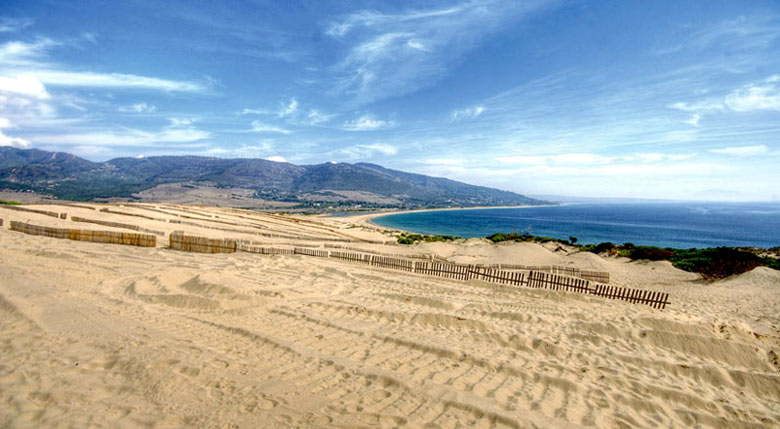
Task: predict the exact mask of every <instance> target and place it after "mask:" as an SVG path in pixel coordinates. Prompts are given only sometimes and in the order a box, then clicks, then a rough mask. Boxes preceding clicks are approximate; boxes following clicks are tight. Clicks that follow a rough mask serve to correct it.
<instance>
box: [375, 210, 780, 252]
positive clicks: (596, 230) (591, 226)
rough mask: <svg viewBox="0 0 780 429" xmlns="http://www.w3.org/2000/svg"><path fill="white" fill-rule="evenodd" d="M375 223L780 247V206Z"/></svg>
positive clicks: (455, 213) (459, 232)
mask: <svg viewBox="0 0 780 429" xmlns="http://www.w3.org/2000/svg"><path fill="white" fill-rule="evenodd" d="M373 222H374V223H376V224H378V225H382V226H386V227H389V228H397V229H403V230H406V231H413V232H416V233H421V234H440V235H456V236H460V237H464V238H471V237H485V236H488V235H490V234H494V233H497V232H503V233H509V232H516V233H528V234H533V235H541V236H546V237H553V238H562V239H568V238H569V237H570V236H574V237H577V239H578V243H582V244H591V243H593V244H595V243H601V242H605V241H610V242H613V243H618V244H622V243H627V242H630V243H634V244H637V245H648V246H660V247H676V248H691V247H699V248H701V247H716V246H734V247H736V246H752V247H764V248H769V247H776V246H780V203H698V202H689V203H678V202H675V203H620V204H565V205H560V206H545V207H522V208H520V207H518V208H502V209H499V208H495V209H464V210H442V211H430V212H417V213H402V214H395V215H388V216H381V217H378V218H375V219H373Z"/></svg>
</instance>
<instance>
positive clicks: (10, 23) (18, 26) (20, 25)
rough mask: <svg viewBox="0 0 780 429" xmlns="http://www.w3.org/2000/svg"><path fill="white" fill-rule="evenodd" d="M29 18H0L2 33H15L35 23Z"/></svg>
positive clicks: (0, 30) (0, 31)
mask: <svg viewBox="0 0 780 429" xmlns="http://www.w3.org/2000/svg"><path fill="white" fill-rule="evenodd" d="M33 22H34V21H33V20H32V19H29V18H0V33H14V32H17V31H21V30H24V29H25V28H27V27H29V26H31V25H33Z"/></svg>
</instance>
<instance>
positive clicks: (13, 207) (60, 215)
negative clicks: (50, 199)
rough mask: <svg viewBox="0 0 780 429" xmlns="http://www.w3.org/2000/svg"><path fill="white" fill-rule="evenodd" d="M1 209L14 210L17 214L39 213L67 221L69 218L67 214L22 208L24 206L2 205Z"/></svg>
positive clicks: (0, 205)
mask: <svg viewBox="0 0 780 429" xmlns="http://www.w3.org/2000/svg"><path fill="white" fill-rule="evenodd" d="M0 208H3V209H6V210H14V211H17V212H27V213H37V214H42V215H46V216H51V217H56V218H58V219H66V218H67V217H68V214H67V213H58V212H52V211H48V210H39V209H31V208H28V207H22V206H9V205H5V204H0Z"/></svg>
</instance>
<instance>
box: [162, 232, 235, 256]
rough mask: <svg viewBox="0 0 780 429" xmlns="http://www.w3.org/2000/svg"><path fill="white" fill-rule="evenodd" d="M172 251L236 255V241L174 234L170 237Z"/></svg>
mask: <svg viewBox="0 0 780 429" xmlns="http://www.w3.org/2000/svg"><path fill="white" fill-rule="evenodd" d="M169 238H170V246H171V249H176V250H183V251H185V252H198V253H234V252H235V251H236V247H237V246H236V240H227V239H214V238H205V237H195V236H191V235H184V234H181V233H179V232H174V233H173V234H171V235H170V236H169Z"/></svg>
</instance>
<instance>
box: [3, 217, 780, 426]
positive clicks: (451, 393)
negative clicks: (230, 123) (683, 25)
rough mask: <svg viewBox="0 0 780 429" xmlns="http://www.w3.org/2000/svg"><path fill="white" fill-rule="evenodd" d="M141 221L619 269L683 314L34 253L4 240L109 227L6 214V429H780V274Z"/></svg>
mask: <svg viewBox="0 0 780 429" xmlns="http://www.w3.org/2000/svg"><path fill="white" fill-rule="evenodd" d="M40 207H42V208H43V207H46V209H47V210H49V209H51V210H55V211H67V212H68V213H69V214H70V215H74V214H75V215H77V216H83V217H92V218H100V219H103V220H109V221H115V222H124V223H134V224H137V225H140V226H142V227H145V228H149V229H155V230H161V231H165V233H166V234H170V233H171V232H172V231H174V230H184V231H187V232H188V233H192V234H196V235H202V236H208V237H214V238H223V237H237V238H243V239H246V240H259V241H263V242H268V243H276V245H283V244H285V243H288V244H289V243H291V240H290V239H286V238H273V237H263V236H253V235H252V234H251V233H234V232H227V231H224V230H218V229H210V228H206V227H199V226H194V225H183V224H176V223H170V222H169V220H170V219H173V220H177V219H178V220H182V218H181V216H176V215H172V214H164V213H161V212H155V211H152V210H148V209H144V208H142V207H140V206H132V205H127V206H126V207H121V208H120V207H113V208H115V209H116V210H117V211H124V212H127V213H135V214H145V215H149V216H150V217H155V218H159V219H161V220H152V219H146V218H142V217H133V216H127V215H118V214H110V213H104V212H99V211H96V210H90V209H86V208H73V207H62V206H53V205H49V206H40ZM147 207H149V208H157V209H161V210H164V211H167V212H169V213H178V214H179V215H182V214H185V215H187V216H192V217H195V218H197V219H198V220H197V221H196V220H194V219H187V220H191V221H193V222H199V223H202V225H203V226H212V227H227V226H228V225H227V224H225V223H219V222H215V221H216V220H220V221H223V222H230V223H235V226H231V228H232V227H235V228H236V229H244V230H252V227H251V226H252V225H259V226H262V227H264V228H265V229H259V228H258V229H256V230H257V231H258V232H259V231H266V230H273V231H277V232H279V233H284V234H287V235H293V234H297V235H300V236H307V237H312V236H316V237H322V238H328V237H330V238H337V237H340V238H345V237H353V238H355V239H356V240H357V239H360V240H363V241H359V240H358V241H356V242H355V243H349V244H343V245H345V246H347V245H348V246H352V247H362V248H365V249H369V250H373V251H376V252H385V253H436V254H438V255H439V256H442V257H447V258H450V259H451V260H454V261H457V262H467V263H487V262H494V263H524V264H560V265H570V266H575V267H579V268H583V269H600V270H606V271H609V272H610V273H611V275H612V281H613V282H614V283H616V284H620V285H626V286H632V287H641V288H646V289H652V290H663V291H668V292H670V293H671V298H670V300H671V301H672V304H671V305H670V306H669V307H667V308H666V309H665V310H663V311H660V310H655V309H652V308H650V307H648V306H642V305H635V304H634V305H632V304H629V303H624V302H620V301H609V300H604V299H601V298H596V297H590V296H583V295H575V294H569V293H562V292H552V291H546V290H536V289H527V288H514V287H506V286H499V285H493V284H488V283H483V282H478V281H469V282H462V281H455V280H447V279H441V278H433V277H425V276H422V275H416V274H410V273H404V272H399V271H390V270H384V269H378V268H375V267H370V266H363V265H353V264H349V263H346V262H339V261H334V260H332V259H324V258H315V257H305V256H300V255H289V256H287V255H285V256H262V255H257V254H252V253H241V252H239V253H234V254H216V255H209V254H195V253H186V252H179V251H174V250H169V249H166V248H165V244H164V243H166V240H167V236H166V237H163V238H162V239H160V240H158V241H159V242H158V247H157V248H137V247H132V246H119V245H109V244H97V243H86V242H75V241H69V240H58V239H52V238H46V237H38V236H28V235H24V234H21V233H18V232H13V231H9V230H8V229H7V228H8V224H7V223H8V221H9V220H26V221H29V222H31V223H36V224H41V225H51V226H59V227H70V228H85V229H95V230H112V229H111V228H107V227H103V226H100V225H91V224H84V223H75V222H71V221H69V220H62V219H55V218H52V217H47V216H43V215H38V214H28V213H17V212H11V211H5V210H0V217H1V218H3V219H4V220H5V222H6V224H5V225H4V226H3V227H2V228H0V244H2V245H1V246H0V356H1V358H0V404H1V405H0V427H111V428H113V427H139V426H142V427H182V426H188V427H219V428H223V427H224V428H234V427H290V426H297V427H362V426H381V427H395V426H406V427H424V426H429V427H466V426H468V427H472V426H473V427H511V428H519V427H541V428H547V427H562V428H565V427H580V426H594V427H659V426H664V427H680V426H701V427H757V428H758V427H778V426H780V363H778V356H777V354H778V353H780V273H778V272H776V271H773V270H769V269H765V268H759V269H756V270H754V271H752V272H750V273H746V274H743V275H741V276H735V277H734V278H731V279H727V280H725V281H721V282H717V283H714V284H706V283H702V282H701V281H699V280H698V277H697V276H696V275H694V274H690V273H685V272H682V271H679V270H676V269H675V268H673V267H671V266H670V265H669V264H668V263H642V262H633V263H629V262H627V261H625V260H620V259H603V258H600V257H598V256H596V255H592V254H581V253H575V254H569V252H567V251H556V249H555V248H546V247H543V246H539V245H535V244H502V245H500V246H495V245H492V244H488V243H486V242H485V241H483V240H469V241H467V242H463V243H459V244H442V243H433V244H427V245H423V246H417V247H412V248H408V247H400V246H391V245H380V244H370V243H366V240H371V241H382V240H389V237H388V236H386V235H382V234H380V233H379V232H376V231H374V230H372V229H371V228H370V227H369V226H367V225H366V224H364V223H361V222H360V221H356V220H355V219H351V218H344V219H329V218H327V219H326V218H304V217H300V218H296V220H298V221H293V220H291V219H288V218H285V217H282V216H268V215H256V216H255V215H251V214H247V213H243V212H234V211H229V210H227V209H212V208H207V207H198V208H187V207H172V206H171V207H161V206H160V205H154V206H147ZM196 212H198V213H196ZM210 216H218V217H210ZM240 216H244V217H240ZM299 243H308V244H317V245H324V244H325V242H322V243H318V242H317V241H316V240H308V239H307V240H300V241H299Z"/></svg>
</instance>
